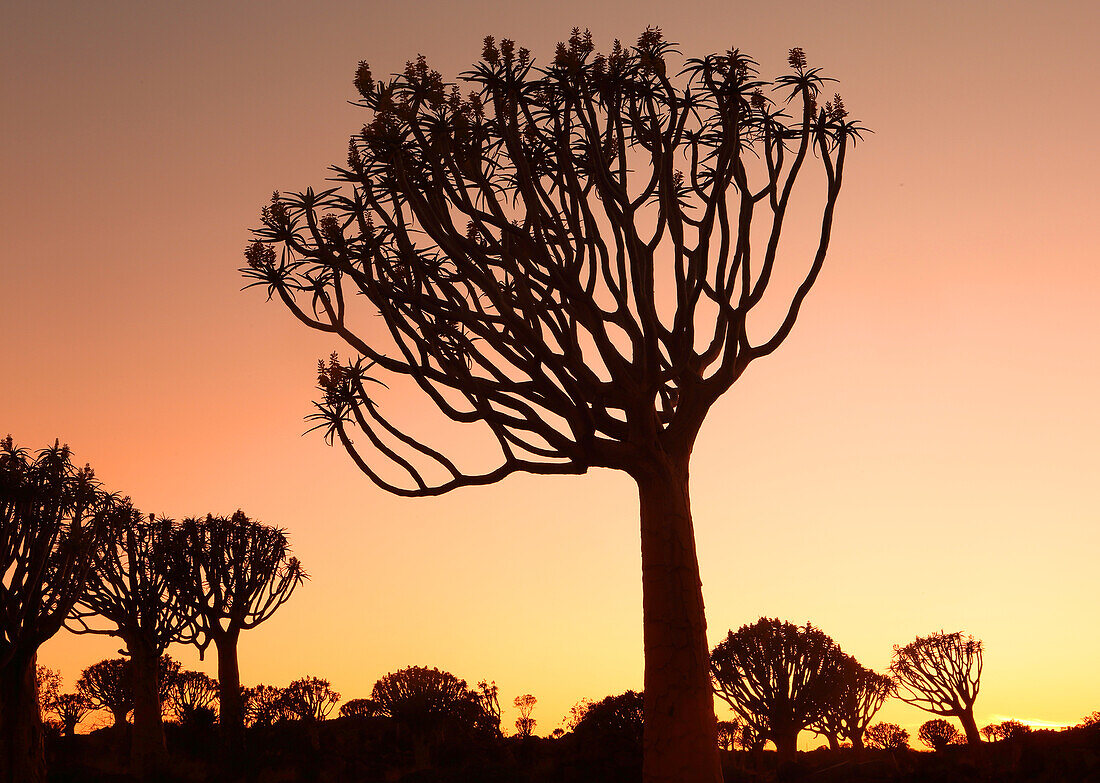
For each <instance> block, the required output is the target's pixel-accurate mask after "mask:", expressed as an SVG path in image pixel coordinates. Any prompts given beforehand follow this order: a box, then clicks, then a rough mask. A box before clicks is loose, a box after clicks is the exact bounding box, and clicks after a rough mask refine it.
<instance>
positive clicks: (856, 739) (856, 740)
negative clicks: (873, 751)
mask: <svg viewBox="0 0 1100 783" xmlns="http://www.w3.org/2000/svg"><path fill="white" fill-rule="evenodd" d="M849 739H851V740H852V750H863V747H864V746H863V732H862V731H854V732H852V736H851V737H849Z"/></svg>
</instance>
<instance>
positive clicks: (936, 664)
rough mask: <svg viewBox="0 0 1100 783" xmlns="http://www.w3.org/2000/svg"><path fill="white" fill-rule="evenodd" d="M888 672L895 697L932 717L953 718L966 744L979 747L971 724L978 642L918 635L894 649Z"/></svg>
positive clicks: (978, 677)
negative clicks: (956, 720)
mask: <svg viewBox="0 0 1100 783" xmlns="http://www.w3.org/2000/svg"><path fill="white" fill-rule="evenodd" d="M890 673H891V674H892V675H893V676H894V679H895V680H896V681H897V685H898V698H899V699H901V700H902V701H904V702H905V703H906V704H912V705H913V706H914V707H920V708H921V709H922V710H925V711H926V712H931V713H932V714H933V715H942V716H944V717H955V718H958V719H959V722H960V723H961V724H962V727H963V732H964V733H965V734H966V743H967V744H968V745H971V746H975V745H979V744H981V741H982V737H981V734H980V733H979V732H978V724H977V723H976V722H975V721H974V701H975V699H977V698H978V687H979V684H980V682H981V676H982V643H981V641H980V640H978V639H975V638H974V637H973V636H963V634H962V633H961V632H958V631H956V632H955V633H944V632H942V631H941V632H939V633H932V634H929V635H928V636H923V637H922V636H918V637H917V638H916V639H915V640H914V641H912V642H910V643H909V644H907V645H905V646H904V647H899V646H896V645H895V647H894V658H893V661H892V662H891V664H890Z"/></svg>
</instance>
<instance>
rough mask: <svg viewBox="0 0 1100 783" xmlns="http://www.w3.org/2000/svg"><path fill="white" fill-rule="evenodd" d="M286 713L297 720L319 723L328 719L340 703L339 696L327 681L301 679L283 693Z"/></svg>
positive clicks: (317, 678) (315, 678)
mask: <svg viewBox="0 0 1100 783" xmlns="http://www.w3.org/2000/svg"><path fill="white" fill-rule="evenodd" d="M283 698H284V699H285V703H286V709H287V711H288V712H289V713H290V714H291V715H293V716H294V717H295V718H297V719H298V720H303V721H320V720H324V719H325V718H327V717H328V715H329V713H330V712H332V708H333V707H335V706H336V704H337V702H339V701H340V694H339V693H337V692H336V691H334V690H333V689H332V686H331V684H330V683H329V681H328V680H322V679H321V678H320V677H303V678H302V679H300V680H295V681H294V682H292V683H290V685H288V686H287V687H286V689H285V690H284V691H283Z"/></svg>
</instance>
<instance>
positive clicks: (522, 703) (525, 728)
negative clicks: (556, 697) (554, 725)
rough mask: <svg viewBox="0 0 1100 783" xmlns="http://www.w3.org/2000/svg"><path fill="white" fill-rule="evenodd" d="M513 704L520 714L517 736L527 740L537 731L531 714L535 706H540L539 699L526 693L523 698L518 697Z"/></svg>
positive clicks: (517, 721) (517, 720)
mask: <svg viewBox="0 0 1100 783" xmlns="http://www.w3.org/2000/svg"><path fill="white" fill-rule="evenodd" d="M512 704H513V705H514V706H515V708H516V710H517V711H518V712H519V717H518V718H516V734H517V735H519V736H520V737H522V738H523V739H527V738H528V737H530V736H531V735H532V734H533V733H534V731H535V723H536V721H535V719H534V718H532V717H531V712H532V711H533V710H534V709H535V705H536V704H538V699H536V698H535V697H534V696H532V695H531V694H530V693H525V694H523V695H522V696H517V697H516V698H515V699H514V700H513V702H512Z"/></svg>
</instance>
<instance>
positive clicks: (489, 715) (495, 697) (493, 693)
mask: <svg viewBox="0 0 1100 783" xmlns="http://www.w3.org/2000/svg"><path fill="white" fill-rule="evenodd" d="M473 697H474V701H476V702H477V705H478V707H480V708H481V711H480V715H481V716H482V718H483V720H484V721H485V727H486V729H488V730H489V732H490V733H491V734H493V736H496V737H499V736H500V735H501V731H500V696H499V691H498V689H497V684H496V682H495V681H493V682H488V681H487V680H482V681H481V682H479V683H478V684H477V687H476V688H474V689H473Z"/></svg>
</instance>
